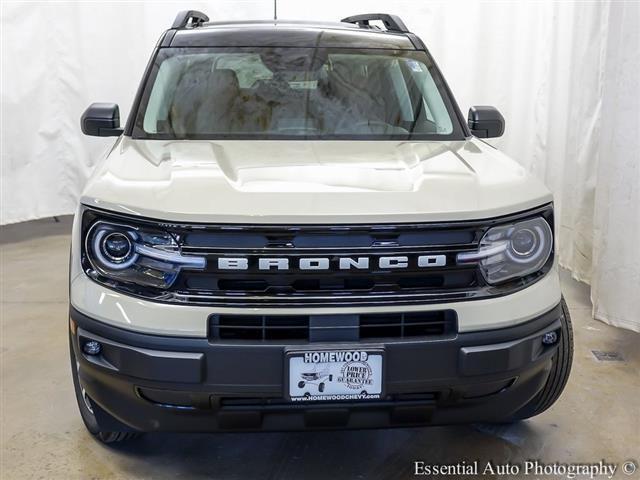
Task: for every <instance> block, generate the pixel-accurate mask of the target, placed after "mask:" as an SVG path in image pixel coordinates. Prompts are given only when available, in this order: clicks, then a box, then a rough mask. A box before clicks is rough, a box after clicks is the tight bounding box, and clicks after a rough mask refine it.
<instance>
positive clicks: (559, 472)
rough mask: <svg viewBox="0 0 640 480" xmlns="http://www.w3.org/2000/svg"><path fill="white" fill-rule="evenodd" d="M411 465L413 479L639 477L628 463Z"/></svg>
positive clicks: (635, 464)
mask: <svg viewBox="0 0 640 480" xmlns="http://www.w3.org/2000/svg"><path fill="white" fill-rule="evenodd" d="M413 463H414V471H413V473H414V475H416V476H431V477H453V478H462V477H471V476H473V477H477V476H480V477H481V476H485V475H486V476H492V477H494V476H496V475H497V476H499V477H517V478H523V477H532V478H545V477H553V478H563V477H564V478H567V479H568V480H573V479H576V478H589V479H596V478H613V477H614V476H615V475H616V473H617V472H622V473H623V474H624V475H627V476H634V477H635V474H636V473H638V462H637V461H636V460H627V461H625V462H622V463H609V462H607V461H605V460H600V461H598V462H594V463H588V462H585V463H560V462H556V463H545V462H541V461H539V460H527V461H524V462H521V463H511V462H508V463H502V464H501V463H495V462H492V461H487V462H481V461H478V460H476V461H469V462H467V461H461V462H458V463H451V464H443V463H428V462H425V461H422V460H416V461H414V462H413Z"/></svg>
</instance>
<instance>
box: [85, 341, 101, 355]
mask: <svg viewBox="0 0 640 480" xmlns="http://www.w3.org/2000/svg"><path fill="white" fill-rule="evenodd" d="M82 350H83V351H84V353H86V354H87V355H98V354H99V353H100V352H101V351H102V345H101V344H100V342H96V341H95V340H89V341H88V342H86V343H85V344H84V346H83V347H82Z"/></svg>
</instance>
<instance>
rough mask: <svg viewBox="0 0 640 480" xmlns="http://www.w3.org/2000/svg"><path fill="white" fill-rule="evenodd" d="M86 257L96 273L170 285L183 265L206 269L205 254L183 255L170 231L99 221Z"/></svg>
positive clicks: (90, 234) (92, 230)
mask: <svg viewBox="0 0 640 480" xmlns="http://www.w3.org/2000/svg"><path fill="white" fill-rule="evenodd" d="M85 250H86V254H87V258H88V260H89V262H90V264H91V266H92V267H94V269H95V271H94V272H89V274H90V275H91V274H92V273H93V274H95V275H101V276H103V277H107V278H109V279H111V280H117V281H120V282H130V283H135V284H138V285H143V286H148V287H156V288H163V289H166V288H169V287H170V286H171V285H172V284H173V283H174V282H175V280H176V278H177V277H178V274H179V273H180V270H182V269H183V268H190V269H204V267H205V265H206V260H205V258H204V257H197V256H191V255H183V254H182V253H181V252H180V248H179V246H178V243H177V242H176V239H175V238H174V237H173V236H172V235H171V234H170V233H168V232H163V231H155V230H145V229H142V228H140V227H133V226H128V225H118V224H114V223H108V222H103V221H98V222H96V223H95V224H93V225H92V226H91V228H90V229H89V231H88V232H87V238H86V243H85Z"/></svg>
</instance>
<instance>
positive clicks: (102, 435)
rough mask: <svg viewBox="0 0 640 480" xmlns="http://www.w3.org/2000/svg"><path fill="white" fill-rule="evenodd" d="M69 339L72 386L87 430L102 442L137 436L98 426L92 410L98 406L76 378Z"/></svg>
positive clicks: (134, 433)
mask: <svg viewBox="0 0 640 480" xmlns="http://www.w3.org/2000/svg"><path fill="white" fill-rule="evenodd" d="M71 341H72V339H71V336H69V355H70V357H71V376H72V377H73V388H74V390H75V392H76V401H77V402H78V408H79V409H80V416H81V417H82V421H83V422H84V425H85V426H86V427H87V430H89V432H90V433H91V434H92V435H93V436H94V437H96V438H97V439H98V440H100V441H101V442H103V443H116V442H122V441H124V440H129V439H132V438H136V437H139V436H140V435H141V434H140V433H138V432H106V431H104V430H102V429H101V428H100V425H99V424H98V420H97V419H96V416H95V413H94V410H95V409H96V408H98V407H97V406H96V405H94V404H93V403H92V402H91V398H89V395H87V392H85V390H84V388H82V385H80V380H79V378H78V362H77V360H76V355H75V352H74V351H73V345H71ZM103 414H104V415H108V414H107V413H106V412H103ZM114 421H115V419H114Z"/></svg>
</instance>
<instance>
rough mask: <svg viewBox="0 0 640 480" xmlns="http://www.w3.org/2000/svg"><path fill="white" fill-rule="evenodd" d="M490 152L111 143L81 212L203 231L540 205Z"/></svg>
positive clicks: (480, 148)
mask: <svg viewBox="0 0 640 480" xmlns="http://www.w3.org/2000/svg"><path fill="white" fill-rule="evenodd" d="M551 199H552V197H551V194H550V192H549V191H548V190H547V189H546V187H544V185H542V183H541V182H539V181H537V180H535V179H533V178H532V177H530V176H529V175H528V174H527V173H526V171H525V170H524V168H522V167H521V166H520V165H518V164H517V163H516V162H514V161H513V160H511V159H509V158H508V157H507V156H505V155H504V154H502V153H500V152H499V151H498V150H495V149H494V148H492V147H490V146H488V145H486V144H484V143H483V142H481V141H479V140H476V139H471V140H468V141H460V142H397V141H372V142H365V141H301V140H296V141H257V140H254V141H239V140H228V141H162V140H132V139H130V138H128V137H122V138H121V139H119V140H118V141H117V143H116V145H115V146H114V148H113V150H112V151H111V153H110V155H109V156H108V157H107V158H106V159H105V160H103V161H102V162H101V163H100V164H99V165H98V167H97V168H96V171H95V173H94V175H93V176H92V178H91V179H90V181H89V183H88V185H87V187H86V189H85V191H84V193H83V195H82V199H81V202H82V203H84V204H85V205H90V206H94V207H100V208H105V209H108V210H112V211H117V212H121V213H126V214H130V215H131V214H133V215H139V216H143V217H149V218H157V219H162V220H174V221H185V222H203V223H244V224H252V223H262V224H264V223H285V224H292V223H299V224H302V223H305V224H309V223H330V224H332V223H371V222H380V223H392V222H430V221H454V220H468V219H477V218H491V217H496V216H500V215H506V214H510V213H513V212H518V211H522V210H526V209H528V208H532V207H536V206H539V205H541V204H543V203H546V202H550V201H551Z"/></svg>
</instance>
